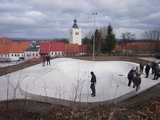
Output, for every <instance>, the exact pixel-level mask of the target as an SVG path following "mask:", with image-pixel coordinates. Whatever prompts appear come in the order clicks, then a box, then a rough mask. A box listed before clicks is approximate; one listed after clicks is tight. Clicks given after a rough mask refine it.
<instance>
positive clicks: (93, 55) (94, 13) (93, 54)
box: [92, 12, 98, 60]
mask: <svg viewBox="0 0 160 120" xmlns="http://www.w3.org/2000/svg"><path fill="white" fill-rule="evenodd" d="M97 14H98V13H97V12H93V13H92V15H93V27H94V28H96V25H95V23H96V21H95V17H96V15H97ZM92 60H95V32H93V51H92Z"/></svg>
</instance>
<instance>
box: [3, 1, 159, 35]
mask: <svg viewBox="0 0 160 120" xmlns="http://www.w3.org/2000/svg"><path fill="white" fill-rule="evenodd" d="M93 12H97V13H98V14H97V15H96V16H95V24H96V26H97V27H102V26H107V25H108V24H109V23H110V24H112V26H113V28H114V32H115V33H116V37H120V36H121V33H123V32H126V31H129V32H132V33H136V37H137V38H138V37H139V36H140V34H141V33H142V32H143V31H145V30H148V29H154V28H159V27H160V0H0V36H6V37H14V38H17V37H18V38H69V34H70V29H71V27H72V24H73V19H74V18H76V19H77V21H78V25H79V27H80V28H81V29H82V32H83V36H84V35H85V34H86V33H87V32H88V31H90V30H91V29H93V28H95V27H94V24H93V23H94V22H93V19H94V17H93V15H92V13H93Z"/></svg>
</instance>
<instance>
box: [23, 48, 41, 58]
mask: <svg viewBox="0 0 160 120" xmlns="http://www.w3.org/2000/svg"><path fill="white" fill-rule="evenodd" d="M24 56H25V59H32V58H39V57H40V54H39V48H36V47H32V46H31V47H29V48H28V49H26V50H25V52H24Z"/></svg>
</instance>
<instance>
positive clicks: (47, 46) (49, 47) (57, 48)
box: [40, 41, 65, 57]
mask: <svg viewBox="0 0 160 120" xmlns="http://www.w3.org/2000/svg"><path fill="white" fill-rule="evenodd" d="M64 50H65V43H64V42H57V41H47V42H42V43H40V54H41V55H43V54H49V55H50V56H51V57H54V56H62V55H63V54H64Z"/></svg>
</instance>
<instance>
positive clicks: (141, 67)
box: [140, 63, 144, 74]
mask: <svg viewBox="0 0 160 120" xmlns="http://www.w3.org/2000/svg"><path fill="white" fill-rule="evenodd" d="M143 69H144V64H143V63H140V73H141V74H143Z"/></svg>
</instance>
